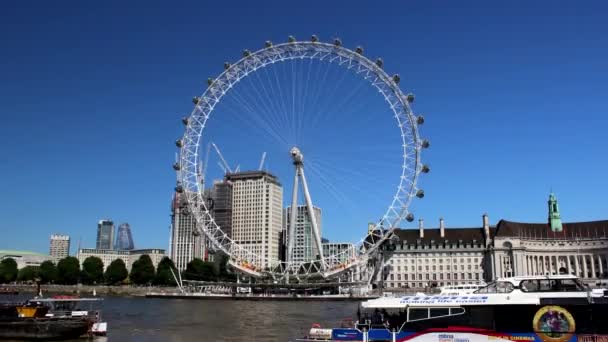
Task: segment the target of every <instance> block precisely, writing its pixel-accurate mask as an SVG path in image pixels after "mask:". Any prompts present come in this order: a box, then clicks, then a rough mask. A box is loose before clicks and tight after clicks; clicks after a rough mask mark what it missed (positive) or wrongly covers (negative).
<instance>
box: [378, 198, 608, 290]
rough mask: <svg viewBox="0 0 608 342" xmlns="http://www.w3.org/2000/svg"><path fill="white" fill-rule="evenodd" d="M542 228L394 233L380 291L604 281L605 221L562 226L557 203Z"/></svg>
mask: <svg viewBox="0 0 608 342" xmlns="http://www.w3.org/2000/svg"><path fill="white" fill-rule="evenodd" d="M548 207H549V214H548V220H547V223H521V222H512V221H507V220H500V221H499V222H498V224H496V225H495V226H492V225H490V224H489V219H488V216H487V215H485V214H484V215H483V216H482V222H481V223H482V224H481V225H480V226H479V227H468V228H449V229H448V228H446V227H445V223H444V220H443V219H440V221H439V227H438V228H424V224H423V221H422V220H419V227H418V229H398V230H396V231H395V235H396V236H397V237H398V238H399V241H398V242H397V243H396V246H394V249H393V250H392V251H390V252H386V253H385V257H384V268H383V272H380V274H379V278H380V279H378V280H380V283H381V284H382V285H381V286H382V287H383V288H385V289H394V290H398V289H412V288H414V289H425V288H428V287H436V286H446V285H462V284H472V283H480V282H482V281H486V282H488V281H491V280H493V279H496V278H498V277H509V276H523V275H547V274H574V275H577V276H579V277H580V278H581V279H582V280H583V281H585V282H587V283H589V284H591V285H593V284H595V283H597V282H598V280H600V279H603V278H607V277H608V265H607V262H608V220H604V221H591V222H573V223H562V221H561V217H560V213H559V206H558V203H557V199H556V198H555V196H554V195H553V194H551V195H550V196H549V201H548Z"/></svg>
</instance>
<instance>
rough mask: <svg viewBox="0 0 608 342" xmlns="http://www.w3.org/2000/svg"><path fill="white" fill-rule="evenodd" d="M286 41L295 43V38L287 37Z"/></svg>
mask: <svg viewBox="0 0 608 342" xmlns="http://www.w3.org/2000/svg"><path fill="white" fill-rule="evenodd" d="M287 41H288V42H290V43H295V42H296V37H294V36H289V37H287Z"/></svg>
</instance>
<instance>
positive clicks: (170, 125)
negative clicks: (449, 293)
mask: <svg viewBox="0 0 608 342" xmlns="http://www.w3.org/2000/svg"><path fill="white" fill-rule="evenodd" d="M379 4H380V2H369V1H366V2H363V1H361V2H359V3H357V2H353V1H340V2H327V1H324V2H314V1H306V2H293V3H290V4H288V3H286V2H275V3H270V2H250V1H248V2H242V3H238V2H234V1H231V2H217V1H216V2H203V1H196V2H189V3H186V2H163V3H162V4H161V3H160V2H149V1H146V2H140V3H135V2H129V4H128V5H125V2H122V1H120V2H118V1H107V2H97V3H94V4H93V3H90V2H89V3H85V2H81V1H73V2H67V1H65V2H53V3H52V2H48V1H22V2H11V3H10V4H9V3H6V4H4V5H3V6H2V11H0V37H1V39H0V41H1V42H2V45H1V49H0V117H1V118H2V121H1V125H0V160H2V167H1V168H0V170H1V171H0V172H1V173H0V176H1V177H0V208H1V209H0V216H1V217H2V219H1V220H0V230H1V231H2V233H3V234H2V239H1V240H0V248H11V249H26V250H35V251H41V252H48V238H49V235H50V234H52V233H66V234H69V235H71V236H72V238H73V240H72V241H73V245H74V246H75V245H76V244H77V241H78V239H79V238H80V237H81V238H82V243H83V247H85V246H86V247H90V246H94V243H95V232H96V223H97V221H98V220H99V219H102V218H112V219H113V220H114V221H115V222H116V223H120V222H129V223H130V224H131V227H132V229H133V234H134V239H135V244H136V246H137V247H162V248H167V245H168V238H169V228H168V227H169V224H170V217H169V214H170V211H169V202H170V198H171V193H172V190H173V187H174V183H175V175H174V173H173V171H172V169H171V163H172V162H173V158H174V153H175V146H174V141H175V139H177V138H178V137H179V136H180V135H181V134H182V133H183V126H182V125H181V123H180V117H181V116H182V115H184V114H186V113H189V112H190V110H191V109H192V105H191V102H190V99H191V97H192V96H194V95H199V94H200V93H201V92H202V91H203V90H204V87H205V80H206V79H207V77H209V76H213V75H217V74H218V73H220V72H221V70H222V64H223V63H224V62H225V61H233V60H236V59H237V58H238V57H239V56H240V53H241V50H242V49H244V48H248V49H251V50H255V49H257V48H259V47H261V46H262V45H263V42H264V41H265V40H268V39H270V40H272V41H274V42H281V41H285V40H286V37H287V36H288V35H290V34H293V35H295V36H296V37H298V38H302V39H308V38H309V37H310V35H311V34H317V35H319V37H320V38H321V39H324V40H327V39H331V38H333V37H336V36H339V37H341V38H342V40H343V42H344V44H345V45H347V46H350V47H354V46H356V45H363V46H364V47H365V51H366V54H368V55H369V56H372V57H375V56H381V57H382V58H383V59H384V61H385V64H386V69H387V70H389V71H390V73H399V74H400V75H401V78H402V86H403V88H404V89H406V91H412V92H414V93H415V94H416V96H417V97H416V103H415V110H416V111H418V112H421V113H424V114H425V117H426V118H427V123H426V124H425V126H424V127H423V128H422V134H423V135H424V136H425V137H428V138H429V139H430V140H431V143H432V148H431V149H430V150H429V151H428V153H426V154H424V157H423V158H424V160H425V161H426V162H428V163H429V164H430V165H431V167H432V172H431V173H430V174H429V175H428V176H426V177H424V179H423V180H422V181H421V183H420V185H421V187H423V188H424V189H425V190H426V194H427V196H426V197H425V199H424V200H422V201H417V202H416V203H415V205H414V206H413V211H414V213H415V214H416V215H417V217H424V218H425V220H426V222H427V225H429V226H430V225H432V226H436V225H437V222H436V221H437V220H438V218H439V217H440V216H443V217H444V218H445V220H446V225H447V226H448V227H457V226H476V225H479V224H480V222H481V215H482V214H483V213H484V212H487V213H488V214H489V215H490V218H491V221H492V223H496V222H497V221H498V220H499V219H501V218H505V219H510V220H519V221H534V222H542V221H545V220H546V214H547V211H546V200H547V197H548V193H549V191H550V189H553V191H554V192H555V193H556V194H557V196H558V199H559V201H560V205H561V210H562V216H563V219H564V220H565V221H580V220H595V219H606V218H608V201H606V194H607V193H608V180H607V177H606V175H607V174H608V161H607V159H606V149H607V147H608V141H607V140H606V134H605V132H606V129H607V127H608V116H607V114H608V113H607V109H606V107H607V105H606V100H607V99H608V84H607V81H606V80H608V64H607V62H606V61H608V44H607V43H606V37H608V22H607V21H606V18H607V17H608V5H607V4H606V2H601V1H595V2H572V1H569V2H565V1H563V2H561V1H546V2H540V1H539V2H534V4H530V1H512V2H503V3H501V4H498V2H488V1H479V2H467V1H459V2H454V1H393V2H383V3H382V5H379ZM328 5H330V6H331V7H328ZM338 94H341V93H340V92H338ZM336 98H337V99H340V98H341V95H337V96H336ZM357 98H358V97H357ZM368 98H369V100H368ZM361 101H369V102H365V103H363V102H362V103H361V105H362V106H361V107H358V108H359V113H362V112H365V111H366V110H367V109H365V108H368V107H366V106H371V107H372V108H374V109H370V111H371V110H376V108H377V110H379V111H380V110H382V106H381V105H378V107H373V106H375V105H376V104H375V103H374V102H373V101H374V100H373V99H371V95H368V94H366V95H365V96H363V97H361ZM353 103H354V104H356V103H357V101H354V102H353ZM353 103H347V104H346V106H345V107H346V108H352V106H353ZM361 108H363V109H361ZM221 109H222V108H221V107H218V111H220V110H221ZM226 110H227V109H226ZM352 112H353V113H354V112H355V111H354V110H353V111H352ZM218 118H220V119H218V121H217V125H218V127H217V128H215V130H213V131H212V130H210V131H209V132H213V134H214V139H217V141H218V142H220V148H222V149H223V150H225V154H226V156H227V158H229V159H231V162H232V163H234V164H235V163H237V161H236V160H238V162H242V163H243V165H244V166H243V168H252V167H256V166H257V162H258V159H259V156H260V155H261V152H262V151H268V153H269V158H268V163H269V164H268V165H269V166H268V167H269V168H273V167H274V168H275V169H273V170H271V171H275V170H276V173H278V174H279V176H280V177H281V181H282V182H283V183H284V184H285V186H286V189H285V192H286V194H287V195H286V197H288V193H290V191H291V175H290V174H289V172H288V171H289V169H287V168H289V167H291V165H289V164H288V162H287V163H284V162H283V160H281V158H282V156H279V155H278V154H277V153H279V152H276V153H275V152H273V151H271V149H272V148H273V146H271V145H270V141H271V140H269V139H267V141H266V143H262V142H261V140H259V141H260V145H259V146H258V145H250V143H249V141H247V139H248V138H250V137H248V135H247V134H242V129H245V128H244V127H240V128H239V127H238V126H230V125H228V124H227V122H229V121H226V120H224V121H223V120H221V117H218ZM389 119H390V118H389ZM387 122H390V121H387ZM330 123H331V120H330V121H328V122H327V123H326V124H327V125H329V126H323V125H320V127H321V128H319V135H320V136H324V137H334V138H335V140H336V141H338V142H339V141H342V142H347V141H349V139H351V140H352V141H359V142H360V145H359V146H357V147H356V148H355V151H354V152H355V153H354V155H356V157H355V162H354V163H353V166H352V167H350V166H349V164H345V161H346V158H345V156H343V155H342V156H338V155H335V158H331V156H332V155H331V154H327V155H326V156H325V157H324V160H325V162H326V163H329V164H328V169H329V171H327V172H328V173H327V175H328V176H327V177H328V182H329V183H331V184H335V186H336V187H337V188H339V187H340V186H341V184H342V185H343V186H344V188H343V189H338V190H336V191H337V195H336V194H335V192H336V191H334V194H333V195H331V196H330V195H328V194H327V193H324V191H323V187H322V186H321V185H319V184H320V183H315V182H317V181H315V177H314V172H309V174H310V175H311V178H312V179H311V183H312V184H311V188H312V189H311V191H313V199H314V198H317V199H318V201H317V202H318V203H321V204H320V205H321V206H322V207H323V210H324V222H325V223H327V224H326V225H325V226H324V227H327V230H326V233H325V232H324V235H326V236H328V237H329V238H330V239H332V240H339V239H345V240H351V241H352V240H357V238H358V237H361V235H362V231H363V230H364V229H365V225H366V222H367V221H368V220H369V219H372V218H373V217H369V216H379V215H380V214H381V213H378V214H376V213H377V212H378V211H376V209H375V208H376V207H377V208H381V207H383V206H385V203H384V202H385V201H387V200H388V198H385V195H384V191H386V189H385V188H383V187H382V185H383V184H387V186H388V187H389V188H391V189H392V187H393V183H392V182H394V181H395V179H396V177H394V176H392V173H391V176H390V177H389V175H388V173H387V172H388V171H387V170H385V169H384V168H382V170H378V171H376V170H373V169H372V168H370V167H368V166H366V164H365V163H368V165H369V164H370V163H372V162H373V161H375V158H380V157H381V156H382V154H381V153H379V154H378V155H376V154H375V152H373V149H374V146H375V141H376V140H372V139H371V138H370V139H368V140H365V141H364V142H361V140H360V139H359V138H357V135H355V134H350V133H349V132H352V130H351V129H354V128H355V127H356V125H357V124H353V126H352V127H351V129H343V128H342V127H343V126H341V124H340V123H334V124H335V125H334V126H331V125H330ZM366 123H367V124H366ZM371 123H373V124H376V123H375V120H372V121H371V122H370V121H369V120H368V121H365V120H362V121H360V122H359V124H360V125H361V127H363V126H366V127H373V125H371ZM210 124H211V123H210ZM368 124H369V125H368ZM377 124H378V125H380V126H378V127H382V126H381V125H383V124H385V123H384V121H382V122H379V123H377ZM222 127H223V128H222ZM211 128H213V126H210V129H211ZM310 131H312V132H314V130H313V129H312V128H311V130H310ZM390 133H391V134H396V131H391V132H390ZM377 136H382V137H384V135H383V134H377ZM307 137H311V136H310V135H308V136H307ZM368 137H370V136H369V135H368ZM222 139H223V140H222ZM250 139H251V140H250V141H257V140H255V139H253V138H250ZM300 142H301V143H303V144H304V145H306V147H307V149H306V150H305V151H304V152H305V154H306V151H309V153H308V154H307V155H311V157H310V158H311V160H313V159H314V157H315V155H314V153H313V152H314V151H321V152H323V151H324V149H325V146H326V144H327V141H326V140H324V139H314V136H313V139H310V140H309V141H306V142H302V141H300ZM385 143H386V144H388V143H387V141H384V140H382V139H380V140H379V142H378V145H382V144H385ZM239 146H241V147H242V146H249V147H250V148H251V151H246V153H245V152H244V151H243V150H242V149H241V150H240V151H241V152H240V153H241V154H238V153H237V152H238V151H239V148H238V147H239ZM332 146H334V147H338V146H340V144H339V143H336V144H335V145H332ZM274 148H276V151H282V149H283V148H287V146H281V147H280V148H279V147H277V146H274ZM273 153H274V154H273ZM341 158H342V159H341ZM370 161H371V162H370ZM332 163H335V164H332ZM245 164H246V165H247V166H245ZM285 165H287V166H285ZM337 165H339V166H337ZM233 166H234V165H233ZM281 168H283V169H281ZM332 168H334V169H333V172H334V174H333V175H331V172H332V171H331V169H332ZM216 169H217V167H216ZM345 169H350V170H351V171H352V170H360V171H357V172H360V173H356V172H354V173H353V172H346V173H341V175H340V176H338V175H337V173H338V172H337V171H340V170H342V171H344V170H345ZM361 169H363V170H362V171H361ZM347 171H348V170H347ZM385 171H386V172H385ZM210 172H212V170H210ZM322 172H325V171H322ZM374 174H376V175H377V177H375V178H374V179H372V177H371V176H372V175H374ZM391 177H392V178H391ZM326 183H327V182H326ZM353 185H356V186H353ZM349 186H350V187H349ZM376 188H377V189H379V190H378V192H377V193H376V192H374V191H372V190H373V189H376ZM357 189H358V190H357ZM391 189H388V190H389V192H390V191H392V190H391ZM356 191H359V194H363V195H365V196H363V197H364V198H363V199H362V200H359V199H358V198H357V200H356V201H351V202H354V203H350V204H344V203H339V204H335V205H334V204H332V200H331V198H332V197H333V198H334V199H335V198H341V196H342V197H348V198H351V197H350V196H349V194H350V193H354V192H356ZM367 194H369V196H367ZM363 200H367V202H363ZM337 202H339V201H337ZM360 208H373V214H369V213H365V214H364V215H361V216H357V215H358V214H359V210H358V209H360ZM367 217H369V218H367ZM330 226H331V227H330Z"/></svg>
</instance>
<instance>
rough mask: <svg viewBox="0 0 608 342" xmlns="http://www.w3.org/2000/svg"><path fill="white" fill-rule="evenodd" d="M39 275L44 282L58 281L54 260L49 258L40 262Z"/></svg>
mask: <svg viewBox="0 0 608 342" xmlns="http://www.w3.org/2000/svg"><path fill="white" fill-rule="evenodd" d="M38 275H39V276H40V281H41V282H42V283H43V284H49V283H53V282H55V281H57V267H55V264H54V263H53V262H52V261H50V260H47V261H45V262H43V263H42V264H40V269H39V270H38Z"/></svg>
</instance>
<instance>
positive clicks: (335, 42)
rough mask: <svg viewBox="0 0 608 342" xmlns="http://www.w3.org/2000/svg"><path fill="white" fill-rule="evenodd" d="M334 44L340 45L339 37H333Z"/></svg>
mask: <svg viewBox="0 0 608 342" xmlns="http://www.w3.org/2000/svg"><path fill="white" fill-rule="evenodd" d="M334 45H335V46H342V41H341V40H340V38H336V39H334Z"/></svg>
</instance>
